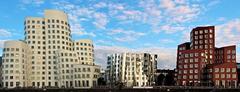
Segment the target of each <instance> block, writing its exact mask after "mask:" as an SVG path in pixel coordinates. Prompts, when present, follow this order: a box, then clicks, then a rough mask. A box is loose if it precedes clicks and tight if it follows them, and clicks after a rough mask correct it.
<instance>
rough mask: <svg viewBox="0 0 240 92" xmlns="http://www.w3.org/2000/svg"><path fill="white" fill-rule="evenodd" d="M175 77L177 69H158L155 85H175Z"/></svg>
mask: <svg viewBox="0 0 240 92" xmlns="http://www.w3.org/2000/svg"><path fill="white" fill-rule="evenodd" d="M167 77H168V78H167ZM170 77H171V78H170ZM174 78H175V70H169V69H157V71H156V72H155V85H156V86H161V85H174V84H175V80H174Z"/></svg>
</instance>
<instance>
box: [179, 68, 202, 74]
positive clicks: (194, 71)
mask: <svg viewBox="0 0 240 92" xmlns="http://www.w3.org/2000/svg"><path fill="white" fill-rule="evenodd" d="M189 73H190V74H192V73H198V69H190V70H183V71H182V70H178V74H189Z"/></svg>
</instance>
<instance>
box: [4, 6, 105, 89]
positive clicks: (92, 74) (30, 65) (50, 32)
mask: <svg viewBox="0 0 240 92" xmlns="http://www.w3.org/2000/svg"><path fill="white" fill-rule="evenodd" d="M24 30H25V33H24V36H25V39H24V40H22V41H6V42H5V43H4V48H3V55H2V57H3V62H2V65H3V69H2V70H3V73H2V76H3V87H7V88H14V87H39V88H42V87H46V86H48V87H49V86H54V87H65V88H66V87H75V88H90V87H93V86H96V84H97V78H98V77H99V73H100V66H97V65H95V64H94V46H93V42H92V40H89V39H81V40H78V41H73V40H72V37H71V29H70V25H69V22H68V16H67V14H66V13H64V12H63V11H58V10H45V12H44V17H26V19H25V21H24Z"/></svg>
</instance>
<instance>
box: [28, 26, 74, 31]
mask: <svg viewBox="0 0 240 92" xmlns="http://www.w3.org/2000/svg"><path fill="white" fill-rule="evenodd" d="M47 27H48V28H58V29H60V28H61V29H62V30H68V31H69V32H70V28H68V27H64V26H60V25H48V26H47ZM39 28H42V29H43V30H45V29H46V27H45V26H42V27H41V26H40V25H26V26H25V28H24V29H25V30H28V29H39Z"/></svg>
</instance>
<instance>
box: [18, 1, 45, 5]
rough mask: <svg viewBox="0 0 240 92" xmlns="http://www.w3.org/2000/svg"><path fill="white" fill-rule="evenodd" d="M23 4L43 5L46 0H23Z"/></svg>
mask: <svg viewBox="0 0 240 92" xmlns="http://www.w3.org/2000/svg"><path fill="white" fill-rule="evenodd" d="M21 1H22V3H23V4H35V5H41V4H43V3H44V0H21Z"/></svg>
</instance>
